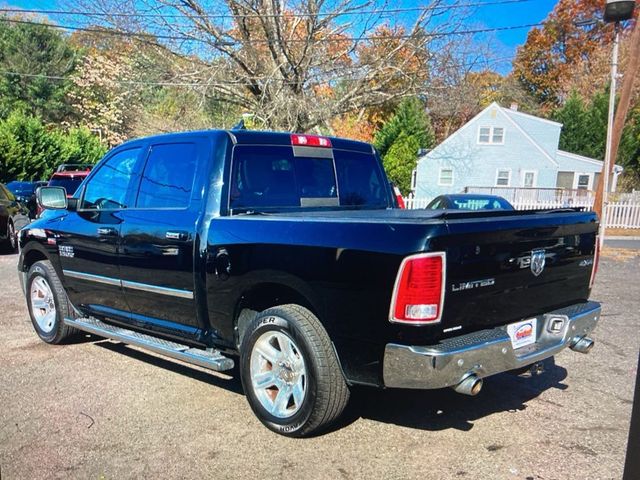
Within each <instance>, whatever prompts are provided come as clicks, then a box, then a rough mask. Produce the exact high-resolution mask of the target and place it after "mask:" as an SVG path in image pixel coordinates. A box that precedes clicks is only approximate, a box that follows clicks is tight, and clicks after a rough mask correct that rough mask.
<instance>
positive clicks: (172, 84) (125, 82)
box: [0, 57, 511, 88]
mask: <svg viewBox="0 0 640 480" xmlns="http://www.w3.org/2000/svg"><path fill="white" fill-rule="evenodd" d="M508 60H511V57H501V58H494V59H488V61H489V62H490V63H492V64H496V63H500V62H503V61H508ZM476 64H484V63H483V62H480V61H478V62H474V63H473V64H455V66H458V67H464V68H466V67H472V66H475V65H476ZM0 75H14V76H17V77H26V78H43V79H47V80H69V79H70V77H65V76H62V75H46V74H41V73H22V72H14V71H9V70H0ZM110 81H111V82H113V83H118V84H121V85H139V86H160V87H211V86H216V85H235V86H251V85H254V84H255V83H251V82H248V81H238V80H213V81H203V82H145V81H136V80H110ZM335 81H342V82H344V81H347V82H349V81H351V82H362V81H366V79H363V78H354V77H345V76H335V77H332V78H328V79H326V80H325V81H319V82H317V84H318V85H320V84H324V83H328V82H335ZM256 82H257V83H278V84H284V85H287V84H290V85H293V84H297V83H299V82H294V81H291V80H284V79H278V78H265V79H256ZM429 88H440V87H429ZM442 88H448V87H442Z"/></svg>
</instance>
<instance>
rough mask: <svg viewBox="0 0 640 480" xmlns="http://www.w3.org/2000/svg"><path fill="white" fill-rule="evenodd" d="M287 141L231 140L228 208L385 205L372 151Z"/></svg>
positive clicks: (385, 195) (236, 210) (385, 193)
mask: <svg viewBox="0 0 640 480" xmlns="http://www.w3.org/2000/svg"><path fill="white" fill-rule="evenodd" d="M317 151H318V153H319V154H320V155H318V156H315V155H312V154H309V155H308V156H307V155H305V154H297V155H296V154H294V149H293V148H292V147H290V146H255V145H236V146H235V147H234V150H233V160H232V170H231V187H230V193H229V197H230V198H229V205H230V208H231V210H232V212H234V213H241V212H248V211H265V212H269V211H273V212H275V211H288V210H299V209H306V208H313V209H336V208H346V209H349V208H351V209H353V208H368V209H373V208H378V209H379V208H387V207H388V206H389V197H388V191H387V188H386V187H385V180H384V175H383V173H382V171H381V167H380V164H379V162H378V160H377V158H376V157H375V156H374V155H373V154H366V153H361V152H353V151H349V150H339V149H331V150H329V149H326V150H320V149H318V150H317Z"/></svg>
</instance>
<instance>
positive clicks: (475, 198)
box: [425, 193, 514, 210]
mask: <svg viewBox="0 0 640 480" xmlns="http://www.w3.org/2000/svg"><path fill="white" fill-rule="evenodd" d="M425 208H426V209H427V210H439V209H449V210H514V208H513V205H511V204H510V203H509V202H508V201H507V200H505V199H504V198H502V197H499V196H497V195H478V194H475V193H457V194H450V195H440V196H438V197H436V198H434V199H433V200H431V202H429V204H428V205H427V206H426V207H425Z"/></svg>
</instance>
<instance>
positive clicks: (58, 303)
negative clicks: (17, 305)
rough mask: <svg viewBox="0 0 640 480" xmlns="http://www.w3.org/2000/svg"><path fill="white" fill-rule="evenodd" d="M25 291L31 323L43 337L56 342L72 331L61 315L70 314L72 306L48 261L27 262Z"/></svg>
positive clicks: (69, 334)
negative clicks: (28, 265) (29, 266)
mask: <svg viewBox="0 0 640 480" xmlns="http://www.w3.org/2000/svg"><path fill="white" fill-rule="evenodd" d="M26 292H27V304H28V307H29V315H30V317H31V323H32V324H33V328H34V329H35V331H36V333H37V334H38V336H39V337H40V338H41V339H42V340H43V341H45V342H47V343H53V344H58V343H61V342H63V341H64V340H66V339H67V338H69V337H70V336H71V335H73V334H74V333H75V332H76V329H74V328H72V327H68V326H66V325H65V324H64V321H63V320H64V318H65V317H69V318H73V307H72V306H71V304H70V303H69V300H68V298H67V294H66V293H65V291H64V288H63V287H62V283H61V282H60V279H59V278H58V275H57V274H56V271H55V269H54V268H53V266H52V265H51V262H49V261H48V260H42V261H40V262H36V263H34V264H33V265H32V266H31V268H30V269H29V273H28V274H27V285H26Z"/></svg>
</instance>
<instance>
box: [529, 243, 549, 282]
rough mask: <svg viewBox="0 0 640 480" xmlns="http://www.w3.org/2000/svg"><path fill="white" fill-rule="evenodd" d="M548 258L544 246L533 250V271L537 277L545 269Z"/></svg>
mask: <svg viewBox="0 0 640 480" xmlns="http://www.w3.org/2000/svg"><path fill="white" fill-rule="evenodd" d="M546 261H547V259H546V256H545V251H544V249H543V248H539V249H536V250H531V273H533V274H534V275H535V276H536V277H537V276H538V275H540V274H541V273H542V271H543V270H544V265H545V263H546Z"/></svg>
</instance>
